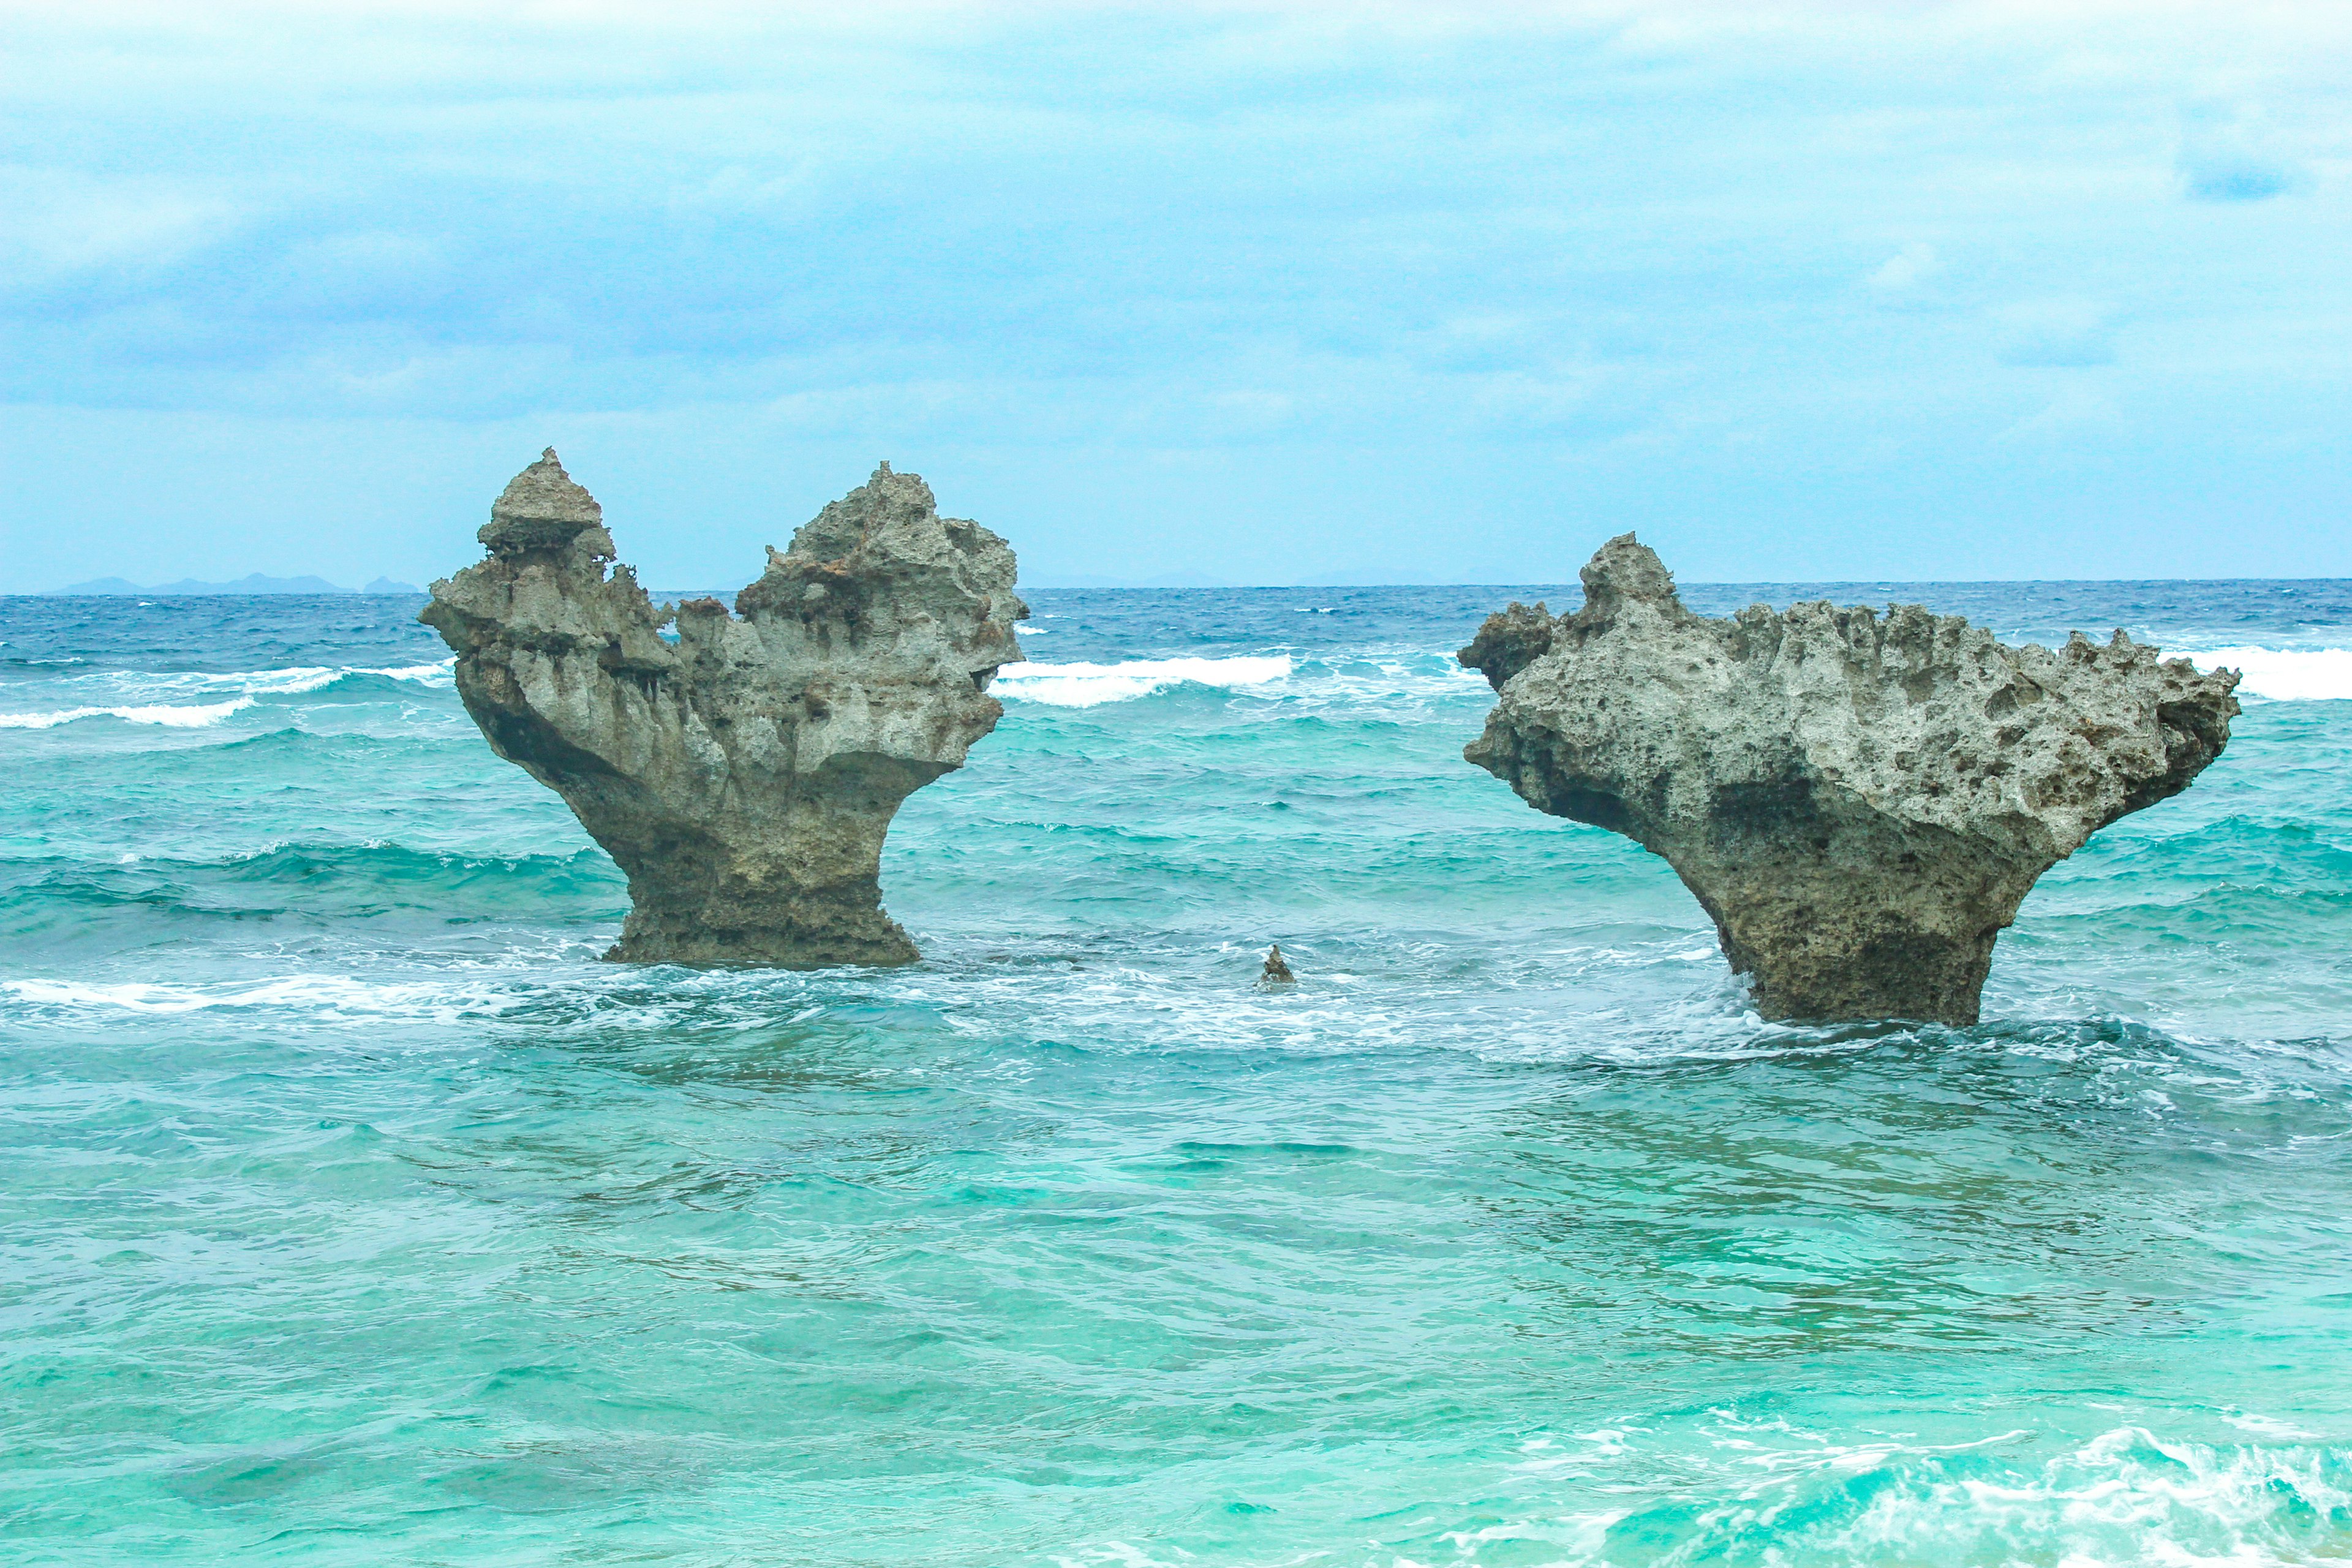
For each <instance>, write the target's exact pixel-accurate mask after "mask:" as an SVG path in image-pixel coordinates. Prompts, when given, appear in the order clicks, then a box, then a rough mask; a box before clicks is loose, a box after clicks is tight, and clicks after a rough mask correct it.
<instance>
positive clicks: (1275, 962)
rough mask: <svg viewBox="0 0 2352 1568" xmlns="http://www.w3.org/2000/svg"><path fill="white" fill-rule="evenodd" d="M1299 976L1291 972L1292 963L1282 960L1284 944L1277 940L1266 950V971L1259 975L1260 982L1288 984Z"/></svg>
mask: <svg viewBox="0 0 2352 1568" xmlns="http://www.w3.org/2000/svg"><path fill="white" fill-rule="evenodd" d="M1297 978H1298V976H1297V975H1296V974H1293V973H1290V965H1289V964H1287V963H1284V962H1283V960H1282V944H1281V943H1280V942H1276V943H1275V944H1274V945H1273V946H1272V947H1270V948H1268V949H1267V950H1266V954H1265V973H1261V974H1260V975H1259V976H1258V980H1259V982H1260V984H1266V985H1288V984H1291V983H1292V982H1293V981H1295V980H1297Z"/></svg>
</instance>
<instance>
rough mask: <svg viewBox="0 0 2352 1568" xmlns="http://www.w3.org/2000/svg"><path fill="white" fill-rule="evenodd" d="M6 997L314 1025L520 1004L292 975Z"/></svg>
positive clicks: (20, 992)
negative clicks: (281, 1017)
mask: <svg viewBox="0 0 2352 1568" xmlns="http://www.w3.org/2000/svg"><path fill="white" fill-rule="evenodd" d="M0 996H6V997H8V998H10V999H12V1000H14V1001H16V1002H19V1003H22V1004H25V1005H29V1006H34V1007H47V1008H65V1009H75V1010H98V1011H115V1010H120V1011H121V1012H126V1013H142V1014H149V1015H154V1016H168V1015H172V1014H179V1013H201V1012H208V1011H211V1010H213V1009H215V1008H239V1007H284V1008H292V1009H295V1010H297V1011H298V1012H299V1013H300V1014H301V1015H302V1016H306V1017H309V1018H312V1019H314V1020H321V1021H323V1020H331V1019H335V1018H342V1017H351V1016H362V1015H366V1016H406V1017H418V1016H422V1017H427V1018H434V1019H439V1020H445V1021H454V1020H456V1019H458V1018H462V1017H471V1016H480V1015H482V1014H486V1013H489V1014H495V1013H498V1012H500V1011H503V1010H504V1009H505V1008H507V1007H509V1006H511V1005H514V1004H515V1002H516V1000H517V998H516V997H515V996H514V995H512V994H507V993H506V992H504V991H502V990H501V989H500V988H499V987H498V986H497V985H495V984H491V985H483V984H466V983H462V982H461V983H455V984H452V983H436V982H430V981H426V982H411V983H405V984H403V983H393V984H371V983H369V982H366V981H362V980H357V979H353V978H351V977H349V976H345V975H340V974H289V975H279V976H274V977H270V978H267V979H257V980H246V981H230V982H226V983H223V984H212V985H181V984H163V983H157V982H148V981H133V982H128V983H125V984H118V985H91V984H78V983H76V982H73V981H69V980H5V981H0Z"/></svg>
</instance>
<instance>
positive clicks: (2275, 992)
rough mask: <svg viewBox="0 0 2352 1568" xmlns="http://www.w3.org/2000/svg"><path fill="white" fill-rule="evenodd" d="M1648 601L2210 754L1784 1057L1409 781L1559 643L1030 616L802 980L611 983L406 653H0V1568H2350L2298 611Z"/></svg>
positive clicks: (95, 647) (1675, 911) (2334, 871)
mask: <svg viewBox="0 0 2352 1568" xmlns="http://www.w3.org/2000/svg"><path fill="white" fill-rule="evenodd" d="M1686 595H1687V597H1688V598H1689V599H1690V600H1691V602H1692V603H1694V604H1695V605H1696V606H1698V607H1700V608H1704V609H1706V610H1709V611H1711V612H1722V611H1725V610H1727V609H1730V608H1733V607H1736V606H1737V605H1742V604H1745V603H1748V602H1749V601H1750V600H1751V599H1758V598H1761V599H1767V600H1770V601H1773V602H1776V603H1784V604H1785V603H1787V602H1789V601H1790V600H1792V599H1797V598H1811V597H1820V596H1829V597H1834V598H1838V599H1840V600H1843V601H1858V602H1865V603H1874V602H1884V601H1885V600H1887V599H1889V598H1898V597H1899V598H1906V599H1911V598H1916V599H1923V600H1925V601H1926V602H1927V603H1929V604H1930V605H1935V606H1936V607H1937V608H1939V609H1944V610H1948V611H1956V612H1960V613H1964V614H1967V615H1969V616H1971V617H1972V618H1975V619H1977V620H1979V621H1980V622H1982V623H1984V624H1987V625H1990V626H1993V627H1994V628H1995V629H1996V630H1998V631H2000V633H2001V634H2002V635H2003V636H2007V637H2036V638H2046V637H2051V636H2053V635H2063V632H2064V631H2065V630H2066V629H2067V628H2068V627H2070V626H2082V627H2084V629H2086V630H2089V631H2091V632H2093V633H2095V634H2103V633H2104V632H2105V631H2106V630H2107V629H2108V628H2110V627H2113V626H2127V627H2130V628H2132V629H2133V630H2134V631H2135V632H2136V633H2138V634H2143V635H2147V636H2150V637H2155V638H2156V639H2157V640H2158V641H2160V642H2162V643H2163V644H2164V645H2165V646H2166V647H2168V648H2177V649H2181V650H2188V651H2191V652H2193V653H2194V654H2195V656H2196V657H2197V658H2199V659H2200V662H2203V663H2206V664H2209V665H2210V664H2213V663H2230V664H2235V665H2240V666H2242V667H2243V668H2245V669H2246V670H2247V672H2248V675H2247V680H2246V683H2245V686H2244V688H2243V689H2242V696H2243V697H2244V699H2245V701H2246V712H2245V715H2244V717H2243V718H2242V719H2241V720H2240V721H2238V724H2237V726H2236V731H2235V734H2234V737H2233V739H2232V741H2231V745H2230V749H2229V752H2228V753H2227V754H2226V755H2225V756H2224V757H2223V758H2222V759H2221V761H2220V762H2219V763H2216V764H2215V765H2214V767H2213V768H2212V769H2211V770H2210V772H2209V773H2207V774H2206V775H2205V776H2204V777H2203V778H2202V779H2201V780H2200V782H2199V783H2198V784H2196V785H2195V786H2194V787H2193V788H2192V789H2190V790H2189V793H2188V794H2186V795H2182V796H2180V797H2179V798H2177V799H2175V800H2172V801H2170V802H2168V803H2166V804H2164V805H2159V806H2157V807H2155V808H2153V809H2151V810H2148V811H2147V812H2144V813H2141V814H2139V815H2137V816H2131V817H2127V818H2126V819H2125V820H2124V821H2122V822H2120V823H2118V824H2116V826H2114V827H2111V828H2109V829H2108V830H2106V831H2105V832H2104V833H2102V834H2100V835H2099V836H2098V837H2096V838H2095V839H2094V840H2093V841H2092V843H2091V844H2090V846H2089V847H2087V848H2085V849H2084V851H2083V852H2082V853H2081V854H2079V855H2077V856H2076V857H2075V858H2074V859H2073V860H2072V861H2070V862H2068V863H2066V864H2065V865H2063V866H2061V867H2060V868H2058V869H2056V870H2055V871H2053V873H2052V874H2051V875H2050V876H2048V877H2047V878H2046V879H2044V880H2043V882H2042V885H2041V887H2040V888H2038V889H2036V890H2035V892H2034V893H2033V894H2032V897H2031V898H2030V899H2028V900H2027V901H2026V904H2025V908H2024V910H2023V912H2022V914H2021V917H2020V919H2019V921H2018V923H2017V926H2016V928H2015V929H2014V930H2013V931H2011V932H2010V933H2008V934H2007V935H2006V936H2004V937H2003V938H2002V940H2001V943H2000V951H1999V956H1998V957H1997V959H1996V961H1995V963H1994V967H1993V975H1992V982H1991V984H1990V989H1989V991H1988V994H1987V996H1986V1006H1985V1016H1986V1019H1987V1022H1986V1023H1984V1024H1983V1025H1982V1026H1979V1027H1975V1028H1969V1029H1951V1028H1940V1027H1911V1026H1901V1025H1895V1024H1886V1025H1877V1026H1849V1027H1840V1028H1796V1027H1789V1026H1775V1025H1769V1024H1766V1023H1763V1022H1761V1021H1759V1019H1758V1018H1757V1017H1756V1016H1754V1014H1752V1013H1751V1012H1749V1011H1748V1009H1747V1007H1746V1006H1745V1005H1744V1003H1743V999H1742V995H1741V994H1740V992H1739V990H1738V987H1737V986H1736V985H1735V984H1734V983H1733V982H1732V981H1731V980H1730V978H1729V977H1728V976H1727V974H1726V973H1725V970H1724V966H1723V963H1722V961H1721V959H1720V957H1719V956H1718V954H1717V952H1716V950H1715V944H1714V941H1713V937H1712V933H1711V932H1710V931H1709V930H1708V928H1707V926H1706V921H1704V919H1703V917H1702V916H1701V915H1700V913H1699V910H1698V909H1697V908H1696V905H1695V904H1694V903H1693V901H1692V900H1691V899H1690V898H1689V897H1688V895H1686V894H1685V892H1684V891H1683V889H1681V887H1680V886H1679V884H1677V883H1676V882H1675V879H1674V878H1673V876H1672V875H1671V874H1670V873H1669V872H1668V871H1667V869H1666V868H1665V867H1664V865H1663V863H1661V862H1659V861H1657V860H1655V859H1654V858H1650V857H1648V856H1646V855H1644V854H1643V852H1641V851H1640V850H1639V849H1637V848H1635V847H1633V846H1631V845H1630V844H1628V843H1626V842H1624V841H1623V840H1621V839H1618V838H1614V837H1610V836H1609V835H1607V834H1604V833H1601V832H1600V831H1598V830H1595V829H1592V828H1588V827H1583V826H1577V825H1574V824H1570V823H1566V822H1561V821H1557V820H1554V819H1551V818H1548V817H1544V816H1539V815H1538V814H1537V813H1535V812H1533V811H1531V810H1529V809H1528V807H1526V806H1525V805H1521V804H1520V803H1519V802H1518V801H1517V799H1516V798H1515V797H1514V796H1513V795H1511V794H1510V793H1509V792H1508V790H1507V789H1506V788H1505V787H1504V786H1503V785H1502V784H1498V783H1496V781H1495V780H1493V779H1492V778H1490V777H1488V776H1487V775H1486V774H1485V773H1481V772H1479V771H1478V770H1476V769H1475V768H1472V767H1470V766H1469V765H1467V764H1465V763H1463V762H1462V761H1461V758H1460V750H1461V747H1462V745H1463V743H1464V742H1465V741H1466V740H1468V739H1470V738H1471V737H1472V736H1473V735H1475V733H1476V732H1477V731H1478V728H1479V725H1480V722H1481V720H1482V717H1483V715H1484V714H1485V712H1486V709H1487V707H1488V706H1489V704H1490V700H1491V699H1490V694H1489V693H1488V692H1487V690H1486V687H1485V686H1484V684H1483V683H1482V682H1480V681H1479V680H1478V679H1476V678H1475V676H1472V675H1469V674H1466V673H1465V672H1463V671H1461V670H1459V669H1457V668H1454V667H1453V665H1452V662H1451V659H1450V657H1449V655H1450V652H1451V650H1452V649H1453V648H1454V647H1458V646H1459V645H1460V644H1461V643H1462V642H1464V641H1465V640H1466V638H1467V637H1468V636H1469V635H1470V633H1471V631H1472V630H1473V629H1474V628H1475V626H1476V624H1477V622H1478V620H1479V618H1480V617H1481V616H1483V615H1484V614H1485V613H1486V611H1487V610H1490V609H1493V608H1496V607H1499V606H1500V605H1502V604H1504V603H1505V602H1507V600H1509V599H1510V598H1513V597H1520V598H1534V597H1538V596H1544V597H1548V598H1549V600H1550V602H1551V604H1552V605H1553V606H1554V607H1555V608H1559V607H1563V606H1566V605H1573V604H1575V603H1576V602H1577V594H1576V591H1575V590H1574V589H1573V588H1570V589H1564V590H1563V589H1559V588H1552V589H1541V588H1384V589H1343V588H1325V589H1280V590H1276V589H1268V590H1249V591H1239V590H1236V591H1223V590H1196V591H1182V592H1165V593H1150V592H1131V593H1115V592H1036V593H1034V594H1033V595H1031V598H1032V601H1033V603H1034V606H1035V612H1036V613H1035V615H1034V618H1033V619H1032V621H1031V622H1030V623H1029V626H1030V630H1029V634H1028V635H1027V636H1026V637H1025V638H1024V641H1025V643H1026V646H1027V647H1028V651H1029V654H1030V658H1032V659H1033V660H1034V661H1035V662H1034V663H1033V664H1032V665H1030V666H1028V667H1026V668H1021V669H1018V670H1015V671H1011V672H1008V678H1007V679H1004V680H1003V681H1002V682H1001V683H1000V685H999V687H998V690H999V691H1000V693H1001V694H1002V695H1003V696H1004V697H1005V698H1006V714H1005V719H1004V721H1003V724H1002V725H1001V726H1000V728H999V729H998V731H997V732H996V733H995V734H994V735H993V736H992V737H991V738H989V739H988V740H986V741H984V742H982V743H981V744H980V745H979V746H978V747H977V748H976V749H975V751H974V752H973V758H972V762H971V765H970V766H969V767H968V768H966V769H965V770H964V771H963V772H961V773H957V774H954V775H951V776H950V777H949V778H948V779H946V780H944V781H942V782H941V783H940V784H936V785H934V786H933V787H931V788H929V789H926V790H924V791H922V792H921V793H919V795H916V796H915V798H914V799H913V800H912V802H910V804H909V805H908V808H907V810H906V811H905V813H904V814H903V815H902V816H901V817H900V818H899V821H898V826H897V828H896V829H895V830H894V832H893V834H892V837H891V839H890V847H889V850H888V853H887V857H886V859H885V865H884V876H885V885H886V896H887V902H888V905H889V907H890V909H891V910H892V912H893V913H895V914H896V915H897V916H898V918H899V919H900V920H901V921H904V922H905V924H906V925H907V926H908V929H909V930H910V931H912V932H913V933H914V935H915V936H916V938H917V940H918V941H919V942H920V943H921V944H922V946H923V949H924V952H925V954H926V958H925V961H924V962H923V963H920V964H919V965H916V966H914V967H911V968H908V969H904V970H897V971H879V972H852V971H834V972H824V973H776V972H766V973H757V972H716V973H697V972H690V971H686V970H680V969H624V968H619V967H615V966H612V965H607V964H604V963H598V962H596V957H597V954H598V953H599V952H601V951H602V950H603V948H604V945H605V944H606V943H607V942H610V941H611V939H612V937H613V936H614V931H615V930H616V928H617V926H618V923H619V921H620V917H621V914H622V912H623V910H624V909H625V894H624V889H623V885H622V882H621V879H620V878H619V876H618V875H617V873H616V872H615V871H614V868H612V866H611V865H610V863H609V862H608V861H607V860H606V859H605V858H604V856H603V854H602V853H601V852H599V851H598V850H597V849H596V848H595V847H593V845H592V844H591V843H590V842H589V841H588V840H587V838H586V837H584V836H583V834H582V832H581V831H580V829H579V827H578V826H576V825H575V824H574V823H573V821H572V818H571V816H569V815H568V814H567V813H566V811H565V810H564V808H563V806H562V804H561V803H560V802H559V801H558V800H557V799H556V798H555V797H554V796H553V795H551V794H548V793H547V792H545V791H543V790H541V788H539V787H538V786H537V785H536V784H532V783H531V782H530V780H529V779H528V778H527V777H525V776H524V775H523V774H522V773H520V771H518V770H516V769H513V768H511V767H509V766H507V765H505V764H503V763H499V762H498V761H497V760H496V759H495V758H493V757H492V756H491V754H490V752H489V751H488V748H487V747H486V746H485V745H484V744H483V742H482V741H481V739H480V737H479V736H478V734H477V733H476V731H475V730H474V728H473V726H472V724H471V723H470V722H469V721H467V718H466V715H465V713H464V712H463V710H461V709H460V707H459V706H458V703H457V699H456V696H455V693H454V692H453V690H452V689H451V687H450V680H449V674H448V668H447V666H446V662H445V656H444V651H443V649H442V648H441V647H440V645H439V643H438V641H437V640H436V638H434V637H432V635H431V634H430V633H428V632H426V631H425V629H424V628H422V627H420V626H416V625H415V624H414V622H413V619H412V617H413V616H414V615H415V609H416V607H417V604H418V601H416V600H414V599H371V598H361V597H334V598H300V599H161V600H154V601H152V602H149V603H141V602H139V601H137V600H135V599H30V598H18V599H8V600H0V645H5V646H0V1160H5V1182H0V1322H5V1332H0V1364H5V1382H0V1430H5V1450H0V1453H5V1458H4V1459H0V1560H5V1562H7V1563H12V1564H37V1563H38V1564H71V1565H74V1568H92V1565H114V1564H134V1563H135V1564H150V1563H322V1564H363V1563H364V1564H460V1563H462V1564H492V1563H495V1564H500V1565H506V1564H558V1563H562V1564H573V1563H579V1564H586V1563H595V1564H605V1563H658V1564H737V1563H741V1564H822V1565H835V1564H840V1565H853V1564H894V1565H895V1564H924V1565H940V1568H947V1565H966V1564H969V1565H996V1564H1039V1565H1061V1564H1072V1565H1076V1564H1087V1565H1097V1564H1099V1565H1117V1568H1161V1565H1165V1568H1180V1565H1181V1568H1227V1565H1232V1568H1242V1565H1250V1568H1276V1565H1289V1564H1328V1565H1332V1568H1406V1565H1409V1564H1410V1565H1419V1568H1438V1565H1442V1564H1443V1565H1458V1564H1472V1563H1475V1564H1481V1565H1491V1568H1505V1565H1510V1568H1531V1565H1535V1564H1598V1563H1609V1564H1643V1563H1693V1564H1696V1563H1725V1564H1758V1565H1768V1564H1769V1565H1800V1564H1830V1563H1869V1564H1879V1563H1885V1564H1928V1563H1933V1564H1988V1565H1992V1564H2012V1563H2030V1564H2051V1565H2053V1568H2055V1565H2063V1568H2087V1565H2090V1564H2108V1563H2114V1564H2124V1563H2163V1564H2190V1563H2208V1564H2231V1565H2232V1568H2238V1565H2249V1564H2261V1563H2316V1562H2329V1561H2340V1560H2344V1559H2346V1558H2347V1557H2352V584H2346V583H2202V584H2199V583H2165V584H2153V583H2148V584H1908V585H1904V584H1842V585H1813V586H1790V585H1769V586H1755V587H1749V588H1741V587H1738V586H1720V585H1718V586H1698V587H1693V588H1689V589H1687V590H1686ZM1276 940H1278V941H1280V942H1281V943H1282V945H1283V947H1284V949H1285V950H1286V952H1289V953H1290V954H1291V955H1292V961H1293V963H1294V965H1295V967H1296V968H1297V972H1298V973H1299V976H1300V983H1299V984H1298V985H1297V987H1296V988H1295V989H1294V990H1291V991H1287V992H1284V993H1281V994H1275V993H1269V992H1265V991H1261V990H1258V989H1256V988H1255V987H1254V986H1253V984H1252V979H1253V976H1254V975H1255V973H1256V969H1257V963H1258V956H1259V954H1260V953H1261V952H1263V951H1264V948H1265V944H1266V943H1267V942H1270V941H1276Z"/></svg>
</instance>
